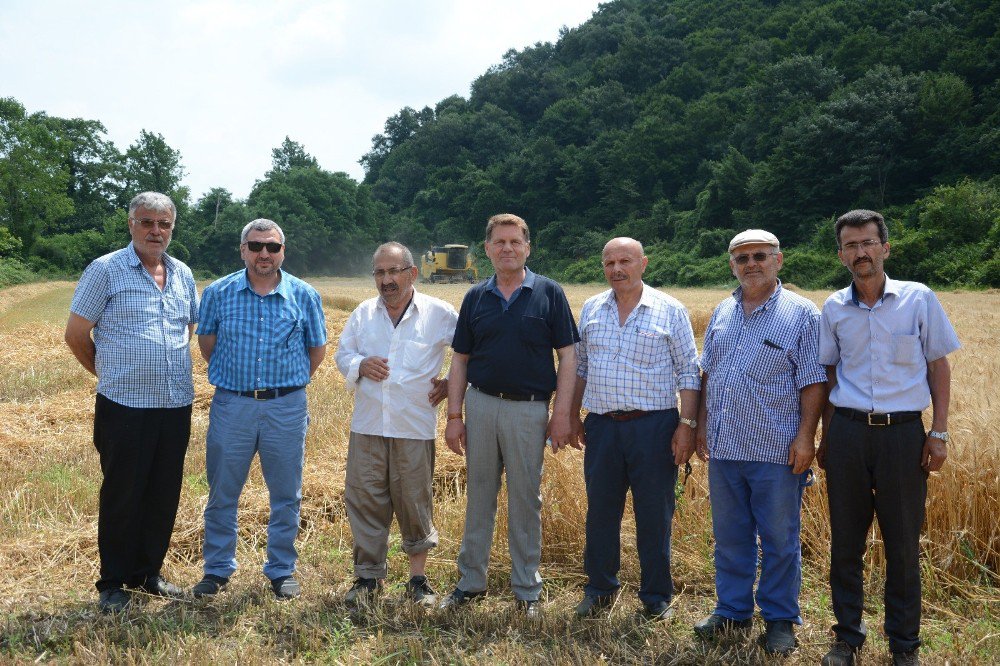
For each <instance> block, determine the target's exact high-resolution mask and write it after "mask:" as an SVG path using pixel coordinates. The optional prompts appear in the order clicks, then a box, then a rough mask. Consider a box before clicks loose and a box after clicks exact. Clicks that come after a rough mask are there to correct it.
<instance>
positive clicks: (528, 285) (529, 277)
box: [486, 266, 535, 291]
mask: <svg viewBox="0 0 1000 666" xmlns="http://www.w3.org/2000/svg"><path fill="white" fill-rule="evenodd" d="M496 288H497V276H496V273H494V274H493V275H491V276H490V278H489V279H488V280H487V281H486V291H492V290H493V289H496ZM534 288H535V274H534V273H532V272H531V269H530V268H528V267H527V266H525V267H524V282H522V283H521V286H520V287H518V289H534Z"/></svg>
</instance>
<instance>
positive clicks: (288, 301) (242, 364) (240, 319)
mask: <svg viewBox="0 0 1000 666" xmlns="http://www.w3.org/2000/svg"><path fill="white" fill-rule="evenodd" d="M198 335H215V336H217V337H216V341H215V348H214V349H213V351H212V357H211V359H210V360H209V363H208V381H209V382H211V383H212V384H213V385H215V386H218V387H220V388H224V389H229V390H230V391H254V390H259V389H273V388H285V387H292V386H305V385H306V384H308V383H309V366H310V363H309V349H310V348H311V347H321V346H323V345H325V344H326V340H327V336H326V320H325V318H324V316H323V305H322V301H321V299H320V296H319V293H318V292H317V291H316V290H315V289H314V288H313V287H312V286H311V285H309V284H307V283H305V282H303V281H302V280H300V279H299V278H297V277H295V276H294V275H291V274H289V273H287V272H285V271H282V272H281V281H280V282H279V283H278V286H277V287H275V289H274V290H273V291H272V292H270V293H269V294H266V295H264V296H259V295H258V294H257V293H256V292H254V290H253V289H252V288H251V286H250V282H249V281H248V280H247V276H246V270H245V269H244V270H242V271H236V272H235V273H231V274H229V275H227V276H226V277H224V278H221V279H219V280H217V281H215V282H213V283H212V284H210V285H209V286H208V287H206V288H205V291H204V293H203V294H202V299H201V315H200V320H199V322H198Z"/></svg>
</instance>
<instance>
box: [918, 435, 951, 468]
mask: <svg viewBox="0 0 1000 666" xmlns="http://www.w3.org/2000/svg"><path fill="white" fill-rule="evenodd" d="M947 457H948V446H947V445H946V444H945V443H944V442H943V441H942V440H940V439H938V438H937V437H928V438H927V439H926V440H925V441H924V450H923V451H922V452H921V453H920V466H921V467H923V468H924V469H925V470H927V471H928V472H936V471H938V470H939V469H941V467H943V466H944V461H945V458H947Z"/></svg>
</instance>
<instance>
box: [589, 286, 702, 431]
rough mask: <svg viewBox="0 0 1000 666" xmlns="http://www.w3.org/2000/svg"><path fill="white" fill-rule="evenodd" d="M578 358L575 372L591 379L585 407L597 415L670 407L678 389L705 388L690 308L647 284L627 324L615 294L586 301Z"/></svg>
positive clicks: (611, 292)
mask: <svg viewBox="0 0 1000 666" xmlns="http://www.w3.org/2000/svg"><path fill="white" fill-rule="evenodd" d="M576 357H577V368H576V374H577V375H578V376H579V377H581V378H582V379H585V380H587V388H586V390H585V391H584V393H583V406H584V407H586V408H587V410H588V411H591V412H594V413H596V414H604V413H606V412H612V411H616V410H633V409H641V410H645V411H653V410H658V409H672V408H674V407H676V406H677V391H678V390H682V389H692V390H695V391H697V390H698V389H700V388H701V383H700V379H699V376H698V350H697V349H696V348H695V344H694V332H693V331H692V330H691V320H690V319H689V318H688V313H687V310H686V309H685V308H684V306H683V305H681V303H680V301H678V300H677V299H676V298H674V297H672V296H668V295H667V294H664V293H663V292H661V291H658V290H656V289H653V288H652V287H650V286H649V285H646V284H644V285H643V286H642V297H641V298H640V299H639V304H638V305H636V306H635V308H634V309H633V310H632V312H630V313H629V315H628V318H627V319H626V320H625V324H624V325H619V323H618V303H617V301H616V300H615V293H614V291H613V290H611V289H608V290H607V291H605V292H602V293H600V294H597V295H596V296H592V297H590V298H588V299H587V301H586V302H585V303H584V304H583V310H581V311H580V342H578V343H577V345H576Z"/></svg>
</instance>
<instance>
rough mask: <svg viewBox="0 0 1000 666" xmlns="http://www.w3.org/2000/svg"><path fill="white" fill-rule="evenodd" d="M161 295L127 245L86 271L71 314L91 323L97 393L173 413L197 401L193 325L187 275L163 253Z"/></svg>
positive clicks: (193, 293)
mask: <svg viewBox="0 0 1000 666" xmlns="http://www.w3.org/2000/svg"><path fill="white" fill-rule="evenodd" d="M163 265H164V268H165V269H166V281H165V284H164V288H163V290H162V291H161V290H160V288H159V286H157V284H156V282H155V281H154V280H153V276H151V275H150V274H149V273H148V272H147V271H146V269H145V268H144V267H143V265H142V262H141V261H140V260H139V255H137V254H136V253H135V248H134V247H133V246H132V243H129V244H128V247H125V248H123V249H121V250H118V251H116V252H112V253H110V254H106V255H104V256H103V257H100V258H98V259H95V260H94V261H92V262H91V263H90V265H89V266H87V268H86V269H85V270H84V271H83V275H82V276H81V277H80V281H79V283H77V285H76V292H75V293H74V294H73V302H72V303H71V304H70V308H69V309H70V312H72V313H73V314H76V315H79V316H81V317H83V318H84V319H86V320H87V321H90V322H94V331H93V336H94V347H95V348H96V350H97V355H96V357H95V359H94V362H95V365H96V367H97V392H98V393H100V394H101V395H103V396H104V397H105V398H107V399H108V400H113V401H114V402H117V403H118V404H120V405H125V406H126V407H136V408H175V407H185V406H187V405H190V404H191V402H192V401H193V400H194V384H193V383H192V380H191V349H190V335H189V333H188V325H189V324H193V323H195V322H197V321H198V291H197V289H196V288H195V284H194V277H193V276H192V275H191V269H190V268H188V267H187V266H186V265H185V264H184V263H183V262H181V261H178V260H177V259H174V258H173V257H171V256H169V255H166V254H164V255H163Z"/></svg>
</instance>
